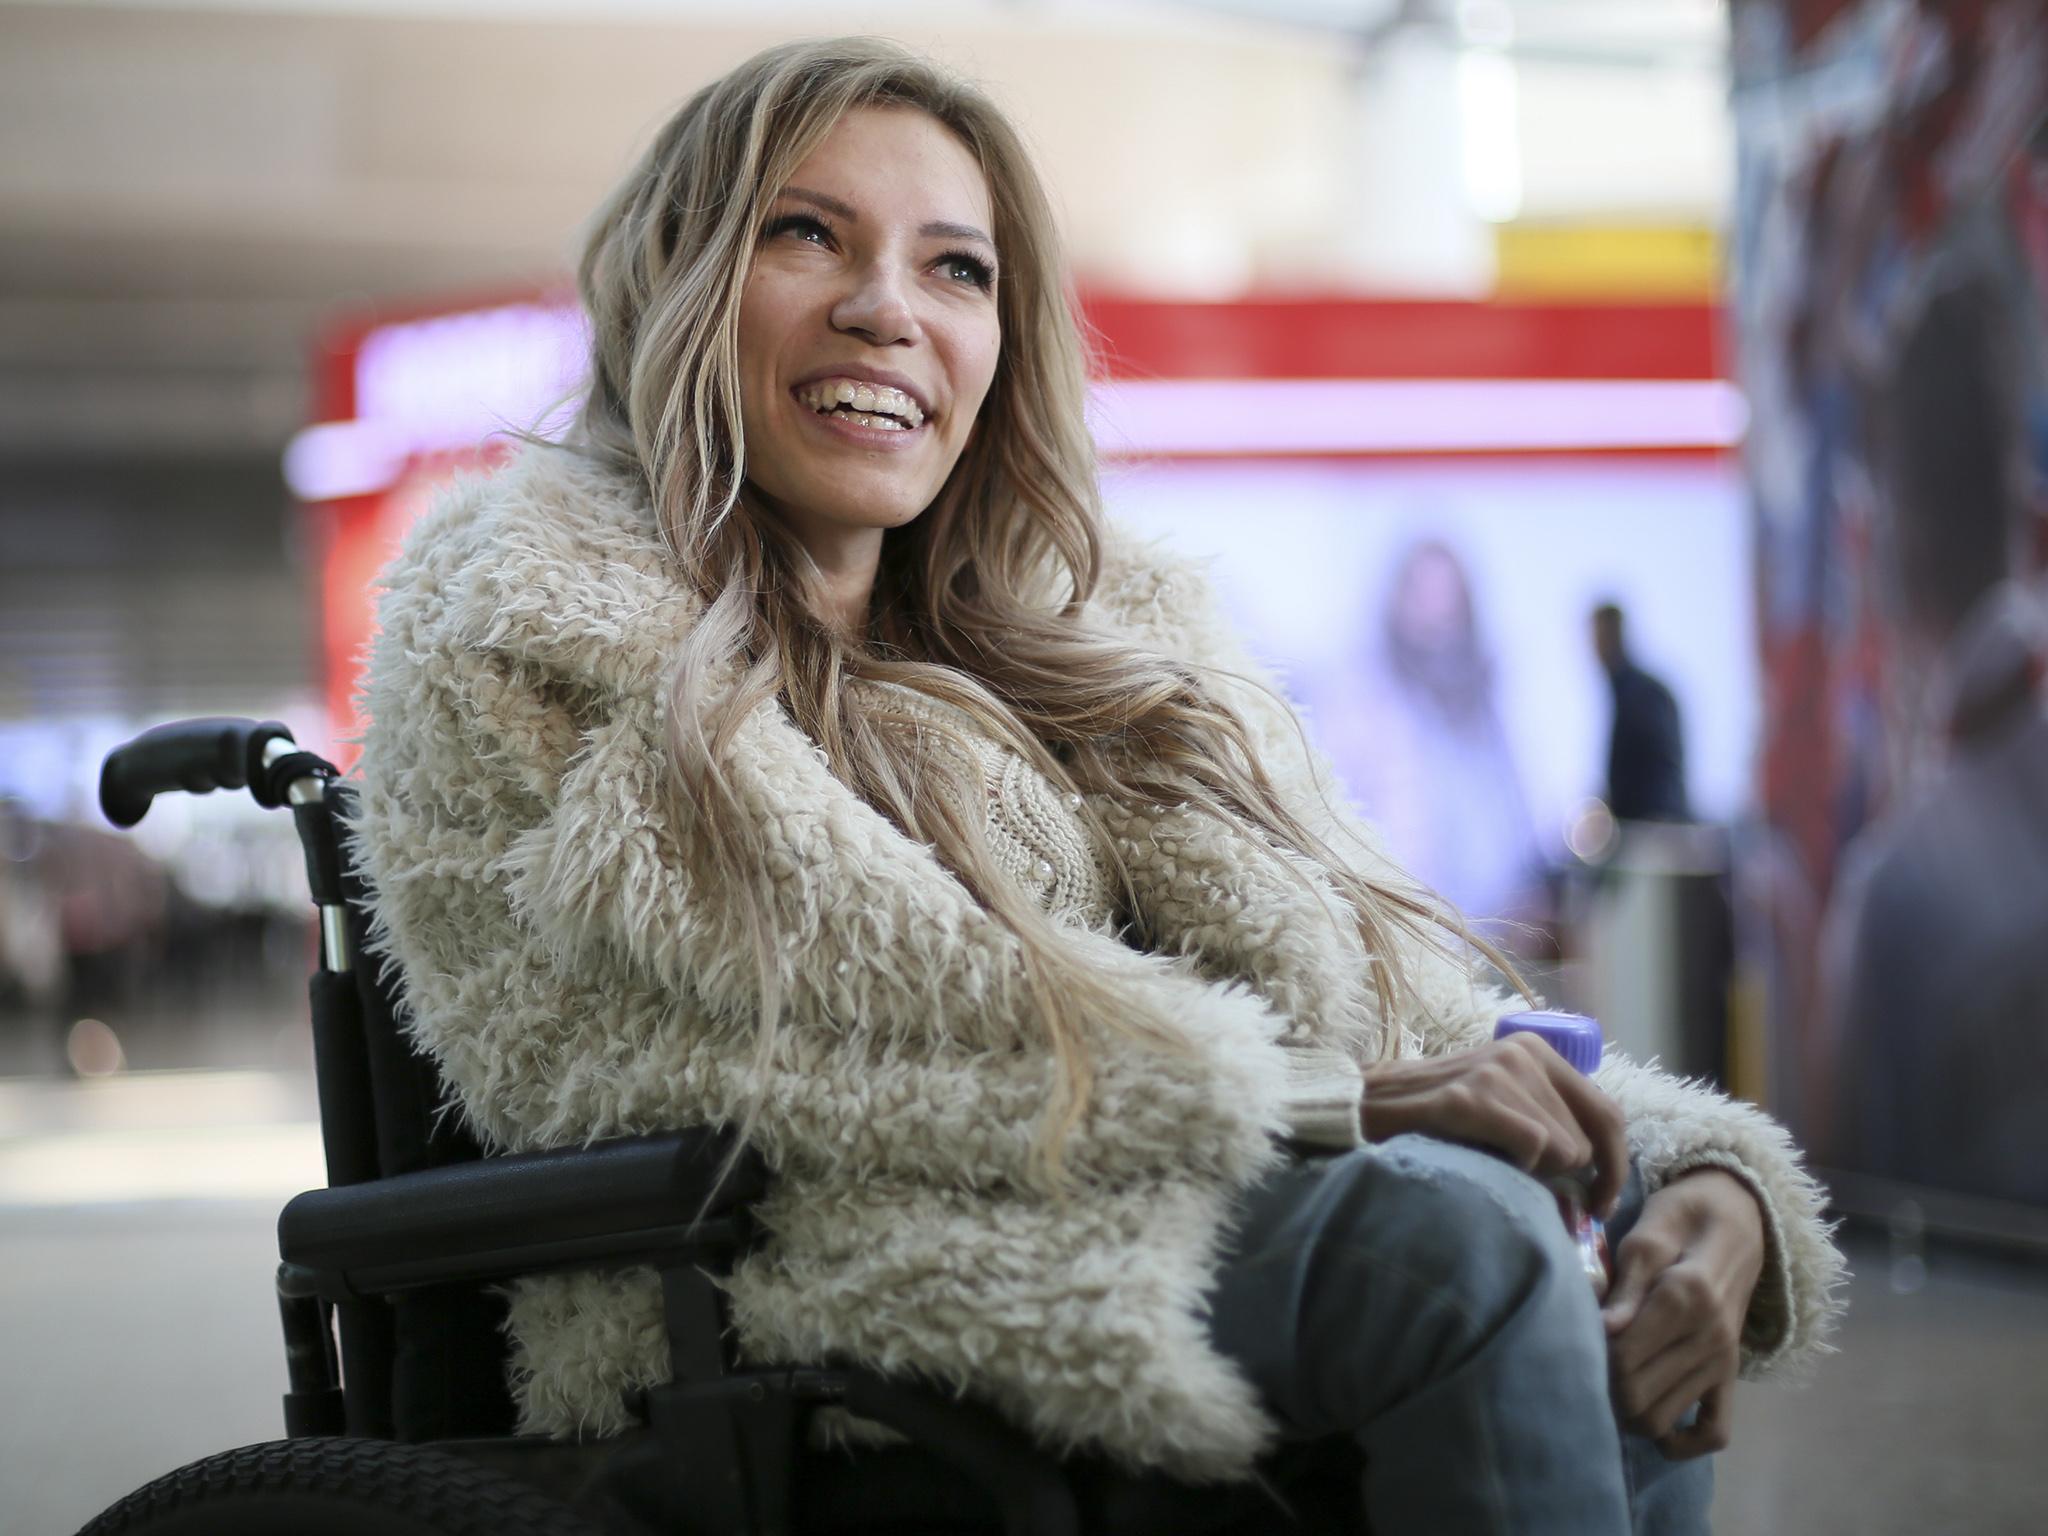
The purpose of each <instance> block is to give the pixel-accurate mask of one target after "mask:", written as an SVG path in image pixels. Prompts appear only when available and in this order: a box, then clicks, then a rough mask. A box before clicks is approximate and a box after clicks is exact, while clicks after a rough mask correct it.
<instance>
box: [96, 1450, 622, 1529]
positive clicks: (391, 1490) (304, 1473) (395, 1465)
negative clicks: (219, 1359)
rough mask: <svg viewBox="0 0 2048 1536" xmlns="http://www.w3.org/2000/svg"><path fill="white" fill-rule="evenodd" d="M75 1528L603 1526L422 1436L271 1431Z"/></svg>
mask: <svg viewBox="0 0 2048 1536" xmlns="http://www.w3.org/2000/svg"><path fill="white" fill-rule="evenodd" d="M78 1536H604V1530H603V1527H601V1526H598V1525H595V1524H593V1523H591V1522H590V1521H589V1520H588V1519H586V1518H585V1517H584V1516H583V1515H580V1514H578V1513H577V1512H576V1511H575V1510H572V1509H570V1508H569V1507H568V1506H567V1505H564V1504H560V1503H557V1502H556V1501H555V1500H553V1499H550V1498H548V1497H546V1496H545V1495H543V1494H541V1493H538V1492H536V1491H535V1490H533V1489H531V1488H529V1487H527V1486H526V1485H525V1484H523V1483H518V1482H513V1481H511V1480H509V1479H506V1478H503V1477H499V1476H497V1475H496V1474H494V1473H491V1472H487V1471H485V1470H484V1469H483V1468H481V1467H478V1466H475V1465H473V1464H472V1463H470V1462H467V1461H464V1460H462V1459H461V1458H460V1457H459V1456H451V1455H449V1454H448V1453H447V1452H445V1451H437V1450H434V1449H433V1448H432V1447H430V1446H423V1445H399V1444H395V1443H393V1442H391V1441H388V1440H343V1439H326V1438H320V1437H312V1438H307V1439H302V1440H267V1441H264V1442H262V1443H261V1444H258V1445H245V1446H242V1447H241V1448H240V1449H239V1450H233V1451H222V1452H221V1453H220V1454H219V1455H217V1456H209V1457H207V1458H206V1459H205V1460H204V1461H195V1462H193V1463H191V1464H190V1465H189V1466H183V1467H180V1468H178V1469H177V1470H176V1471H175V1472H166V1473H165V1474H164V1475H163V1476H162V1477H160V1478H158V1479H157V1480H156V1481H155V1482H153V1483H150V1484H149V1485H148V1486H146V1487H143V1488H138V1489H136V1490H135V1492H133V1493H131V1494H129V1495H128V1496H127V1497H126V1498H125V1499H123V1500H121V1502H120V1503H118V1504H116V1505H114V1506H113V1507H112V1508H111V1509H109V1510H107V1511H106V1512H105V1513H103V1514H101V1515H99V1516H97V1517H96V1518H95V1519H94V1520H93V1521H92V1523H91V1524H89V1525H87V1526H86V1527H85V1528H84V1529H83V1530H81V1531H80V1532H79V1533H78Z"/></svg>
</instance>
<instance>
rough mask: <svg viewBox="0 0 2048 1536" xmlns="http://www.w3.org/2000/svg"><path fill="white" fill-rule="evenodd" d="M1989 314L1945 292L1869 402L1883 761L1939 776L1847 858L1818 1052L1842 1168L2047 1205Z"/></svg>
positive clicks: (2040, 665) (2016, 563)
mask: <svg viewBox="0 0 2048 1536" xmlns="http://www.w3.org/2000/svg"><path fill="white" fill-rule="evenodd" d="M2001 312H2002V306H2001V304H2000V301H1999V297H1998V294H1997V292H1996V289H1995V287H1994V285H1993V284H1992V283H1991V282H1990V281H1988V280H1986V279H1982V278H1971V279H1966V280H1964V281H1963V282H1960V283H1958V284H1956V285H1955V286H1952V287H1949V288H1947V289H1945V290H1942V291H1939V292H1937V293H1935V294H1934V296H1933V297H1932V298H1931V299H1929V300H1928V301H1927V302H1926V304H1925V305H1924V307H1923V308H1922V309H1921V310H1920V312H1919V314H1918V315H1917V317H1916V318H1915V319H1914V320H1913V321H1912V322H1911V324H1910V326H1909V329H1908V331H1907V334H1906V338H1905V341H1904V344H1903V345H1902V347H1901V348H1900V350H1899V353H1898V356H1897V360H1896V362H1895V364H1894V366H1893V369H1892V372H1891V376H1890V379H1889V381H1888V382H1887V384H1886V385H1885V386H1884V387H1883V388H1882V389H1881V390H1880V391H1879V392H1878V400H1877V402H1876V409H1875V411H1874V413H1873V422H1872V426H1873V453H1872V460H1873V464H1874V467H1875V468H1876V470H1877V472H1878V475H1879V479H1880V488H1881V491H1882V493H1883V494H1882V496H1881V504H1882V510H1883V515H1884V518H1885V526H1884V530H1883V531H1884V534H1885V537H1884V539H1883V540H1882V552H1881V556H1880V558H1881V559H1882V561H1883V563H1884V566H1885V574H1886V576H1887V577H1888V579H1889V589H1890V590H1889V592H1888V596H1889V598H1890V601H1891V604H1892V606H1893V608H1894V610H1895V616H1896V622H1897V643H1898V647H1899V651H1900V655H1899V658H1898V660H1899V663H1900V666H1901V670H1902V671H1903V672H1904V673H1905V675H1906V679H1907V681H1908V685H1909V686H1908V687H1907V689H1906V691H1907V692H1908V694H1909V695H1913V694H1917V695H1918V697H1919V698H1920V699H1921V700H1923V701H1924V702H1923V704H1922V707H1921V708H1920V710H1919V711H1918V712H1917V717H1918V718H1917V721H1909V726H1908V729H1909V731H1911V732H1912V736H1913V738H1915V739H1909V740H1908V742H1907V743H1905V750H1904V751H1903V752H1899V751H1895V752H1894V753H1893V758H1894V761H1901V760H1904V761H1906V762H1908V763H1911V762H1914V761H1931V762H1932V764H1933V766H1932V767H1931V769H1930V770H1929V772H1928V773H1927V775H1926V776H1925V777H1924V778H1923V779H1921V780H1920V782H1919V783H1918V785H1917V787H1908V788H1907V789H1906V791H1905V792H1904V793H1903V794H1901V795H1900V796H1899V798H1898V799H1897V800H1896V801H1895V809H1894V810H1893V812H1892V814H1891V815H1889V816H1888V817H1886V818H1884V819H1882V820H1880V821H1878V822H1876V823H1875V824H1873V825H1872V826H1870V827H1869V828H1867V829H1866V830H1865V831H1864V832H1863V834H1862V835H1861V836H1859V837H1858V838H1857V839H1856V840H1855V841H1854V842H1853V843H1851V844H1850V846H1849V848H1848V849H1847V850H1846V851H1845V853H1844V855H1843V873H1842V877H1841V881H1840V884H1839V885H1838V887H1837V894H1836V898H1835V902H1834V904H1833V907H1832V909H1831V912H1830V916H1829V932H1828V935H1827V943H1826V957H1827V989H1828V995H1829V1003H1828V1008H1827V1012H1828V1015H1829V1029H1828V1038H1829V1039H1830V1040H1831V1041H1833V1042H1834V1048H1835V1050H1836V1051H1837V1052H1838V1054H1837V1056H1836V1060H1837V1063H1838V1070H1837V1072H1836V1073H1835V1074H1834V1076H1835V1080H1836V1082H1837V1084H1838V1085H1839V1086H1838V1089H1837V1091H1838V1094H1839V1096H1840V1098H1839V1104H1838V1108H1837V1113H1838V1114H1839V1116H1840V1120H1839V1125H1838V1134H1837V1137H1836V1151H1837V1155H1838V1156H1840V1157H1841V1158H1842V1159H1843V1160H1844V1161H1845V1162H1846V1163H1847V1164H1848V1166H1850V1167H1852V1168H1855V1169H1858V1170H1862V1171H1867V1172H1870V1173H1874V1174H1878V1175H1882V1176H1884V1177H1888V1178H1896V1179H1901V1180H1906V1181H1910V1182H1914V1183H1924V1184H1929V1185H1934V1186H1939V1187H1942V1188H1945V1189H1954V1190H1959V1191H1964V1192H1967V1193H1971V1194H1977V1195H1988V1196H1992V1197H1996V1198H2002V1199H2008V1200H2019V1201H2026V1202H2030V1203H2033V1204H2036V1205H2048V1115H2043V1114H2042V1112H2041V1104H2042V1100H2043V1097H2044V1096H2048V944H2044V943H2043V942H2042V939H2043V935H2044V934H2048V709H2044V706H2043V689H2042V678H2043V674H2044V663H2048V619H2044V615H2043V610H2042V600H2041V593H2040V591H2039V589H2038V586H2030V584H2029V583H2030V580H2032V579H2033V578H2032V577H2031V576H2030V573H2028V572H2027V571H2026V570H2025V569H2024V566H2025V564H2026V560H2025V558H2024V556H2023V554H2022V551H2024V550H2026V549H2029V548H2032V547H2035V546H2034V544H2033V540H2032V539H2031V538H2030V537H2029V533H2030V526H2029V525H2030V523H2031V522H2032V521H2033V519H2032V517H2031V516H2030V508H2029V505H2028V497H2027V495H2026V492H2025V491H2024V489H2023V484H2024V482H2023V480H2022V478H2021V474H2020V472H2019V471H2020V468H2021V459H2020V455H2019V452H2018V450H2019V447H2020V443H2021V440H2022V439H2021V418H2020V415H2019V411H2018V397H2017V391H2016V387H2015V386H2016V384H2017V376H2016V371H2015V367H2014V363H2015V359H2014V358H2013V357H2012V356H2011V355H2010V353H2009V350H2008V348H2007V346H2006V345H2005V342H2006V339H2007V337H2008V336H2009V334H2010V332H2009V330H2008V329H2007V322H2006V321H2005V320H2004V319H2002V318H2001ZM1916 677H1917V678H1918V679H1920V680H1922V686H1921V687H1920V688H1918V689H1915V688H1913V687H1911V686H1910V684H1911V682H1912V680H1913V679H1915V678H1916Z"/></svg>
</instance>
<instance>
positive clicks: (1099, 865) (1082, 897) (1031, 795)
mask: <svg viewBox="0 0 2048 1536" xmlns="http://www.w3.org/2000/svg"><path fill="white" fill-rule="evenodd" d="M857 686H860V687H863V688H866V687H872V688H874V690H875V691H876V692H877V693H886V696H887V698H888V702H889V704H890V706H891V707H892V708H894V709H896V710H900V711H903V712H905V713H907V714H910V715H912V716H913V717H921V718H924V719H936V720H942V721H943V722H944V723H945V724H946V725H947V726H949V727H950V731H949V733H947V734H945V735H941V734H939V733H937V732H934V733H933V734H932V737H931V740H932V741H933V743H934V748H933V750H935V751H943V752H946V753H948V754H949V755H951V754H953V753H955V752H956V751H957V750H958V749H957V748H956V747H955V746H954V743H955V742H957V741H961V740H963V739H964V741H965V743H966V748H967V751H968V752H969V754H971V755H970V757H969V759H968V760H967V761H965V762H958V763H956V772H958V774H959V778H960V781H961V782H963V783H967V784H978V785H980V786H982V789H983V791H984V793H983V794H982V795H981V796H979V797H978V798H979V800H980V802H981V807H982V808H983V809H982V814H983V815H984V821H983V827H984V830H985V835H986V837H987V839H988V847H989V852H990V854H991V855H992V856H993V857H994V860H995V864H996V867H997V868H998V869H999V870H1000V871H1001V872H1002V873H1003V874H1004V875H1005V876H1007V877H1008V878H1009V880H1010V881H1011V882H1012V883H1013V884H1015V885H1016V886H1018V887H1019V888H1020V889H1022V890H1024V891H1026V892H1028V893H1029V894H1030V895H1032V896H1033V897H1034V898H1036V900H1037V901H1038V904H1039V905H1040V907H1041V908H1042V909H1043V910H1044V911H1045V913H1046V915H1047V916H1048V917H1050V918H1051V919H1052V920H1053V921H1054V922H1055V923H1063V924H1070V925H1077V926H1079V927H1083V928H1087V929H1091V930H1094V931H1096V932H1099V933H1109V934H1114V933H1116V932H1117V931H1118V928H1119V923H1118V914H1117V911H1116V906H1115V902H1114V900H1113V898H1112V896H1111V888H1112V885H1113V883H1114V878H1113V876H1112V875H1111V873H1110V867H1109V863H1108V860H1107V859H1106V858H1105V857H1104V853H1103V850H1102V848H1101V847H1100V846H1099V845H1098V844H1097V843H1096V841H1095V838H1094V836H1093V835H1092V833H1091V832H1090V831H1089V828H1088V825H1087V823H1086V822H1085V821H1084V820H1083V819H1082V817H1081V814H1080V813H1081V797H1080V796H1079V795H1076V794H1066V795H1062V794H1060V793H1059V792H1058V791H1057V790H1055V789H1054V788H1053V786H1052V785H1051V784H1050V783H1048V782H1047V781H1046V779H1045V776H1044V775H1043V774H1041V773H1039V771H1038V770H1037V769H1036V768H1035V767H1033V766H1032V765H1031V764H1030V763H1027V762H1026V761H1025V760H1024V759H1023V758H1021V757H1019V756H1018V755H1017V754H1016V753H1015V752H1012V751H1011V750H1010V749H1009V748H1008V747H1005V746H1003V745H1002V744H1000V743H999V742H996V741H994V740H993V739H991V738H990V737H989V736H987V735H986V734H984V733H983V732H982V731H980V730H979V729H977V728H976V726H975V724H974V721H973V718H972V717H971V716H969V715H968V714H967V713H966V711H964V710H960V709H956V708H953V707H952V706H950V705H948V704H945V703H942V702H940V701H939V700H936V699H932V698H929V697H927V696H926V695H923V694H919V693H916V692H914V691H913V690H911V689H908V688H896V687H890V688H886V689H884V688H883V687H882V686H881V685H870V684H861V685H857ZM1284 1061H1285V1074H1286V1075H1285V1082H1284V1084H1283V1086H1282V1088H1281V1094H1280V1113H1281V1115H1282V1117H1283V1118H1284V1119H1285V1121H1286V1124H1287V1139H1288V1140H1290V1141H1292V1142H1295V1143H1296V1144H1298V1145H1300V1146H1303V1147H1317V1148H1322V1149H1325V1150H1337V1151H1341V1150H1344V1149H1347V1148H1351V1147H1359V1146H1363V1145H1364V1144H1365V1136H1364V1127H1363V1125H1362V1123H1361V1120H1360V1116H1359V1108H1360V1101H1361V1100H1362V1099H1363V1097H1364V1093H1365V1077H1364V1073H1363V1072H1362V1071H1361V1070H1360V1066H1359V1063H1358V1061H1357V1060H1356V1059H1354V1058H1353V1057H1352V1056H1350V1055H1348V1054H1347V1053H1345V1052H1344V1051H1342V1050H1335V1049H1329V1048H1318V1047H1317V1046H1315V1045H1313V1044H1311V1043H1310V1042H1307V1041H1304V1040H1297V1041H1294V1042H1291V1043H1290V1045H1289V1048H1288V1050H1287V1053H1286V1056H1285V1058H1284Z"/></svg>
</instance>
